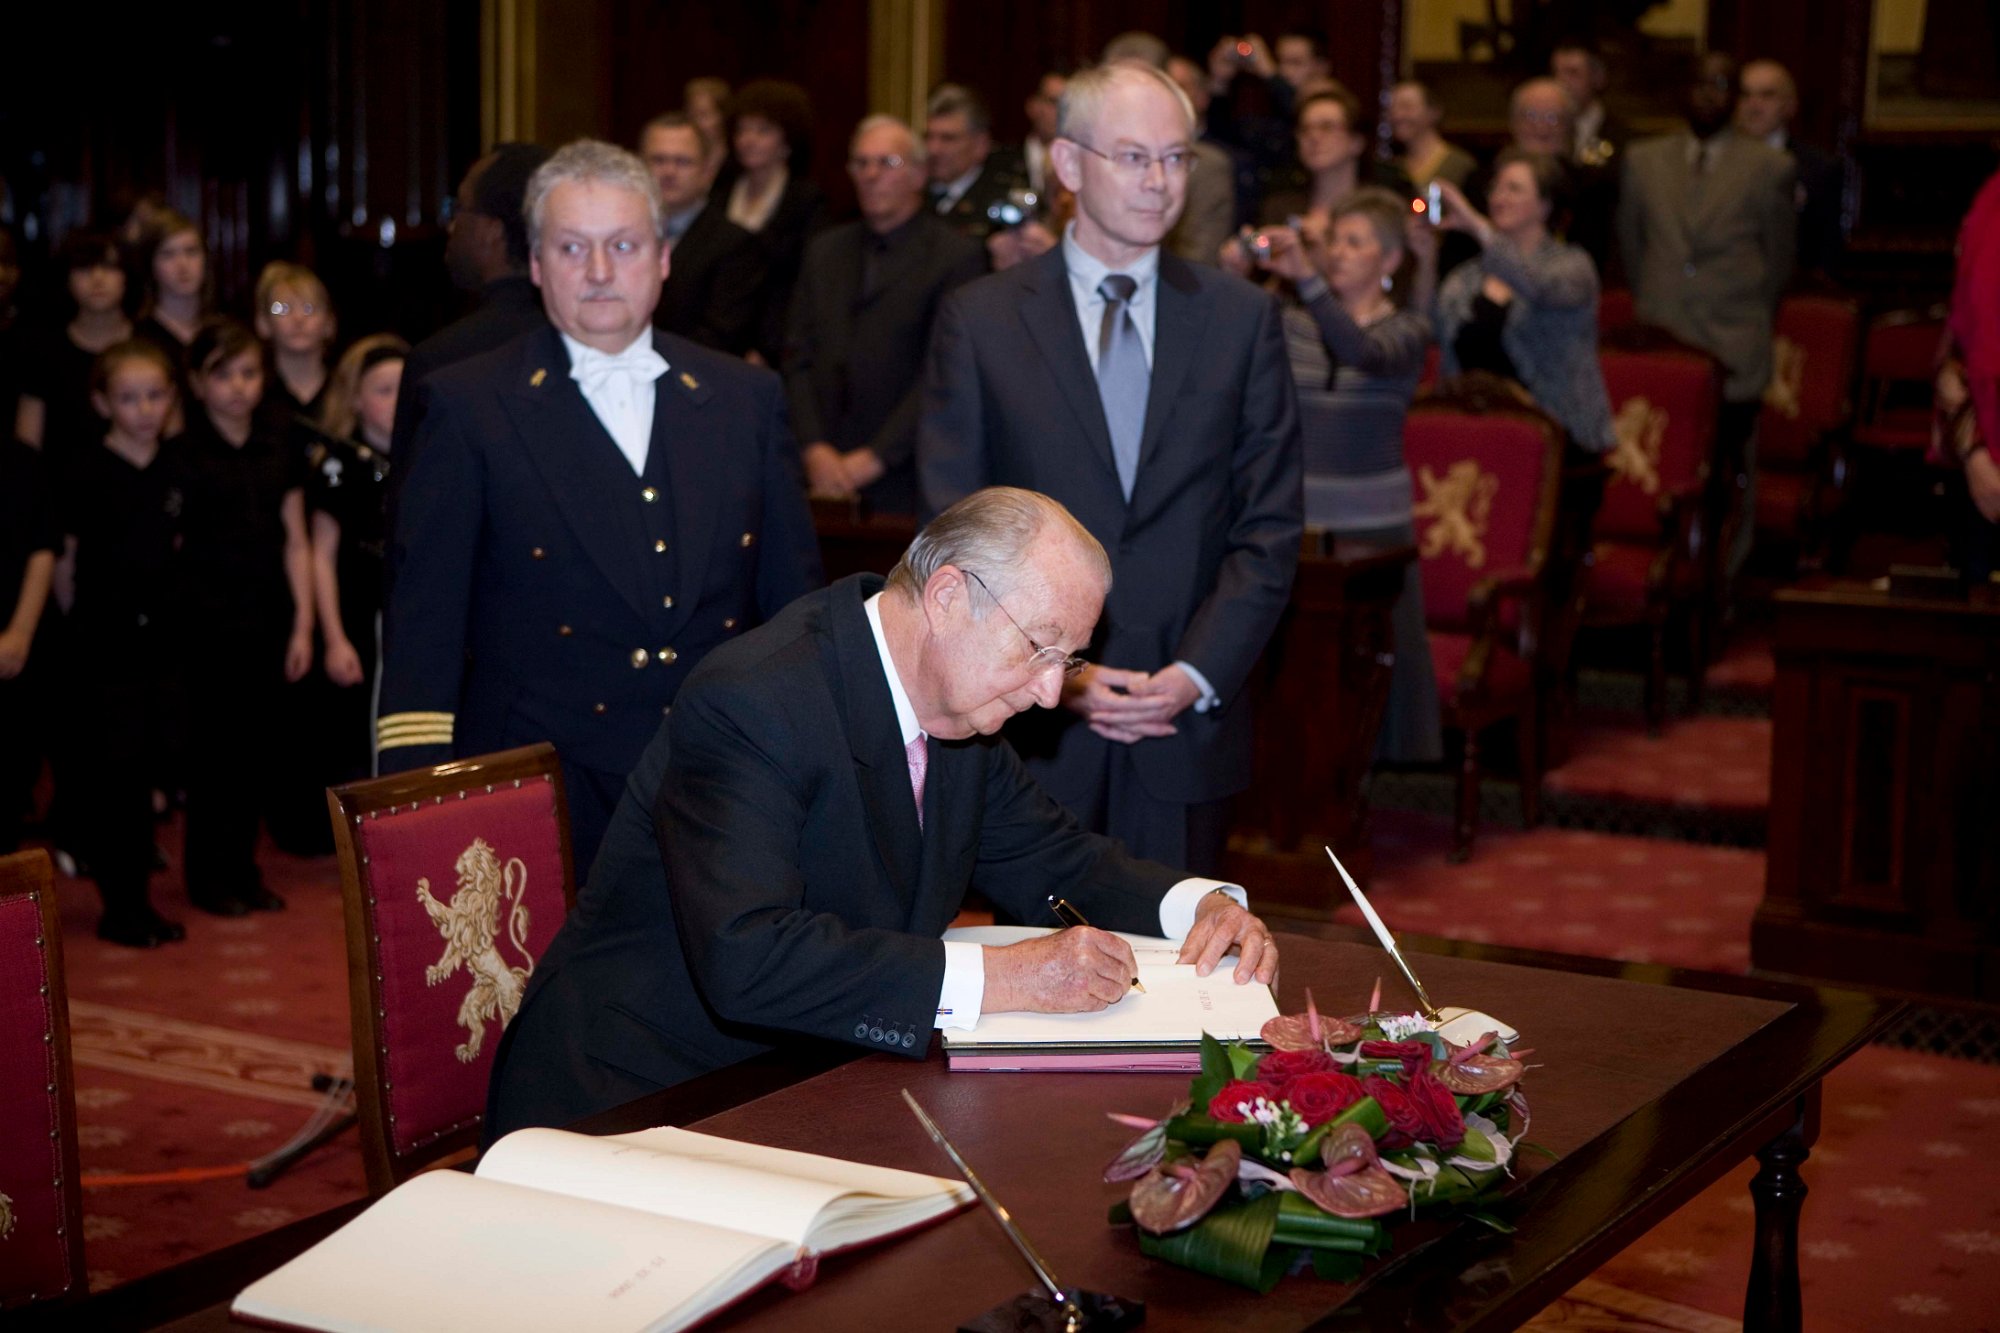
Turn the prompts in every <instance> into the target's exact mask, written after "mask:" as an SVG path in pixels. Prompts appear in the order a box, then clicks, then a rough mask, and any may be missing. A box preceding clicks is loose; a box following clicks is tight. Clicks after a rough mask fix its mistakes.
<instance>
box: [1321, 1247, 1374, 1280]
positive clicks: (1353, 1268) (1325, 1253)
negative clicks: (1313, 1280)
mask: <svg viewBox="0 0 2000 1333" xmlns="http://www.w3.org/2000/svg"><path fill="white" fill-rule="evenodd" d="M1307 1253H1308V1254H1310V1255H1312V1265H1313V1276H1314V1277H1317V1278H1323V1279H1324V1280H1326V1281H1328V1282H1347V1283H1353V1282H1359V1281H1360V1280H1361V1268H1362V1265H1363V1264H1364V1263H1365V1262H1366V1256H1363V1255H1359V1254H1346V1253H1343V1252H1341V1251H1339V1250H1308V1251H1307Z"/></svg>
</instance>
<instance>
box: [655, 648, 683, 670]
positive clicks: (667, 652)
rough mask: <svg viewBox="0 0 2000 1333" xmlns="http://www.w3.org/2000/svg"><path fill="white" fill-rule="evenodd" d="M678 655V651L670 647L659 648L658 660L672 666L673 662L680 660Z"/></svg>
mask: <svg viewBox="0 0 2000 1333" xmlns="http://www.w3.org/2000/svg"><path fill="white" fill-rule="evenodd" d="M680 656H681V655H680V654H679V653H677V652H675V651H674V650H673V649H671V648H662V649H660V660H661V661H662V662H665V663H666V664H667V665H668V666H672V665H673V664H674V663H675V662H678V661H679V660H680Z"/></svg>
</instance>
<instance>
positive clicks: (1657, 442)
mask: <svg viewBox="0 0 2000 1333" xmlns="http://www.w3.org/2000/svg"><path fill="white" fill-rule="evenodd" d="M1611 424H1612V426H1613V427H1614V428H1615V429H1616V430H1617V433H1618V443H1617V445H1616V446H1614V447H1613V448H1612V450H1611V457H1610V459H1609V460H1608V461H1609V462H1610V464H1611V470H1612V471H1613V472H1615V473H1617V474H1618V476H1619V477H1620V478H1622V479H1623V480H1625V481H1629V482H1631V483H1632V484H1633V485H1634V486H1637V487H1638V488H1639V489H1640V490H1642V491H1644V492H1645V493H1646V494H1648V495H1658V494H1659V493H1660V450H1661V449H1662V447H1664V445H1665V444H1666V440H1667V411H1666V409H1665V408H1663V407H1654V406H1653V405H1652V403H1650V402H1648V401H1647V400H1646V397H1645V395H1644V394H1636V393H1635V394H1633V395H1632V396H1631V397H1630V398H1627V399H1626V400H1625V405H1624V406H1623V407H1620V408H1619V409H1618V415H1617V417H1615V418H1614V419H1613V420H1612V423H1611Z"/></svg>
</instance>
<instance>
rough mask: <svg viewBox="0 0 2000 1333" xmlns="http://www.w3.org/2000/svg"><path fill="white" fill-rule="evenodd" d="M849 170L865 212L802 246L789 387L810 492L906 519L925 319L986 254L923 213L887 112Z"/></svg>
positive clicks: (916, 156) (917, 166) (917, 176)
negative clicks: (860, 500)
mask: <svg viewBox="0 0 2000 1333" xmlns="http://www.w3.org/2000/svg"><path fill="white" fill-rule="evenodd" d="M847 171H848V174H849V175H850V176H852V177H853V178H854V195H855V198H856V200H857V201H858V202H859V203H860V205H861V218H860V220H859V221H857V222H850V223H848V224H846V225H845V226H841V227H836V228H834V229H833V230H832V231H827V232H822V233H820V235H819V236H817V237H815V238H814V239H813V241H812V243H811V244H810V245H808V246H807V247H806V258H805V266H804V268H803V269H802V270H801V271H800V273H799V284H798V286H797V288H795V289H794V291H793V294H792V313H791V331H790V337H789V339H788V342H787V346H786V350H785V389H786V393H787V396H788V397H789V399H790V401H791V407H792V426H793V429H794V430H795V432H796V433H797V435H798V437H799V439H800V440H801V441H803V442H804V450H803V457H804V459H805V467H806V479H807V481H808V482H809V483H810V485H811V488H812V490H813V491H814V493H816V494H824V495H841V496H849V495H857V494H858V495H861V496H863V497H865V498H866V499H867V501H868V503H869V505H870V506H871V507H872V508H874V509H877V510H881V511H884V512H887V513H895V514H911V513H915V512H916V507H917V506H916V499H917V486H916V465H915V461H914V460H915V457H916V449H917V413H918V411H919V409H920V406H921V404H920V402H919V400H920V398H921V392H920V383H919V382H920V381H921V380H922V378H923V368H924V349H925V347H926V346H928V345H929V342H930V334H931V320H932V319H933V318H934V317H935V316H936V314H937V308H938V302H939V301H941V300H943V299H944V294H945V293H946V292H948V291H950V290H951V289H952V288H954V287H957V286H959V285H960V284H961V283H965V282H969V281H971V280H972V279H973V278H976V277H978V276H979V275H980V274H982V273H984V272H985V271H986V252H985V250H984V249H982V248H981V247H980V245H979V243H978V242H976V241H973V240H971V239H969V238H967V237H965V236H961V235H960V234H959V233H957V232H956V231H953V230H952V229H951V228H950V227H949V226H947V225H946V224H945V223H944V222H943V221H942V220H941V219H939V218H938V217H936V216H934V215H933V214H931V213H930V212H929V211H928V210H926V209H925V208H924V158H923V150H922V149H921V148H920V147H919V146H918V144H917V137H916V135H915V134H914V133H913V132H912V131H911V129H910V127H909V126H908V125H906V124H904V123H903V122H902V121H900V120H898V119H896V118H895V117H894V116H870V117H869V118H868V119H866V120H864V121H862V122H861V125H860V128H858V129H857V130H855V132H854V139H853V142H852V143H851V144H850V145H849V147H848V155H847Z"/></svg>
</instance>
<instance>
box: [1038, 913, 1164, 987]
mask: <svg viewBox="0 0 2000 1333" xmlns="http://www.w3.org/2000/svg"><path fill="white" fill-rule="evenodd" d="M1049 910H1050V911H1051V912H1054V913H1055V914H1056V920H1058V921H1060V922H1062V923H1063V925H1064V926H1066V927H1067V926H1087V925H1089V924H1090V923H1089V922H1088V921H1085V920H1084V919H1083V913H1081V912H1079V911H1077V910H1076V909H1075V908H1074V907H1071V906H1070V905H1069V899H1067V898H1058V897H1056V896H1055V895H1054V894H1053V893H1052V894H1050V895H1049ZM1132 989H1133V990H1135V991H1138V992H1139V993H1140V994H1141V995H1144V994H1145V993H1146V988H1145V986H1143V985H1141V984H1140V982H1139V978H1137V977H1133V978H1132Z"/></svg>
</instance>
